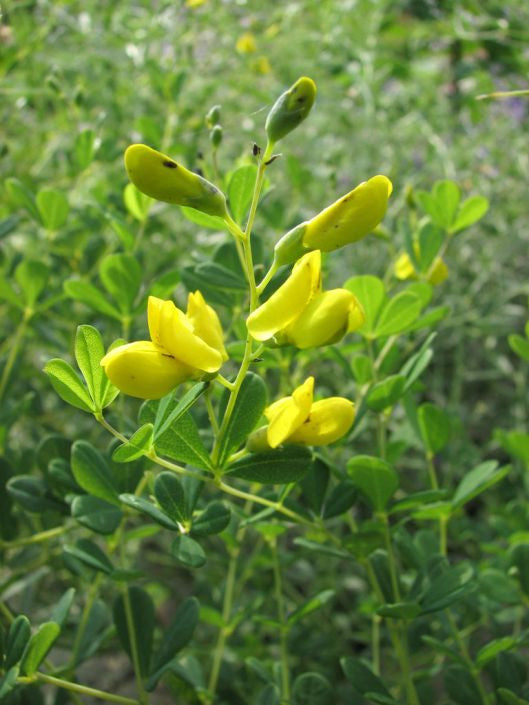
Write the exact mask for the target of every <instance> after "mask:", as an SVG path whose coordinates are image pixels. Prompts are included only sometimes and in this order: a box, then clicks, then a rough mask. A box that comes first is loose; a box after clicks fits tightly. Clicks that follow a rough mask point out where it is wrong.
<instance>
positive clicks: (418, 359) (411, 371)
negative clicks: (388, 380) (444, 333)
mask: <svg viewBox="0 0 529 705" xmlns="http://www.w3.org/2000/svg"><path fill="white" fill-rule="evenodd" d="M436 335H437V334H436V333H431V334H430V335H429V336H428V338H427V339H426V340H425V341H424V343H423V344H422V345H421V347H420V348H419V350H418V351H417V352H416V353H415V354H414V355H412V356H411V357H410V358H408V360H406V362H405V363H404V365H403V366H402V368H401V370H400V373H399V374H401V375H404V376H405V377H406V387H405V391H408V389H410V388H411V386H412V385H413V384H414V382H415V381H416V380H417V379H419V377H420V376H421V374H422V373H423V372H424V370H425V369H426V367H428V365H429V364H430V361H431V359H432V357H433V350H432V348H431V347H430V343H431V342H432V341H433V339H434V338H435V336H436Z"/></svg>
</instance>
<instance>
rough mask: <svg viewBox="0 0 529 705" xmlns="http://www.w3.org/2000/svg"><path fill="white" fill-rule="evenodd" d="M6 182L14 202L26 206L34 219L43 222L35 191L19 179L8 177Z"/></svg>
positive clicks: (8, 192)
mask: <svg viewBox="0 0 529 705" xmlns="http://www.w3.org/2000/svg"><path fill="white" fill-rule="evenodd" d="M4 183H5V187H6V191H7V195H8V196H9V199H10V200H11V201H12V203H14V204H15V205H16V206H19V207H21V208H25V209H26V210H27V212H28V213H29V215H30V216H31V217H32V218H33V220H36V221H37V223H42V219H41V217H40V211H39V209H38V208H37V204H36V202H35V196H34V195H33V193H32V192H31V191H30V190H29V189H28V188H27V187H26V186H24V184H23V183H22V182H21V181H20V180H19V179H15V178H9V179H6V180H5V182H4Z"/></svg>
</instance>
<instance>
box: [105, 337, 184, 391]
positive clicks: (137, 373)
mask: <svg viewBox="0 0 529 705" xmlns="http://www.w3.org/2000/svg"><path fill="white" fill-rule="evenodd" d="M101 364H102V365H103V367H104V368H105V372H106V374H107V376H108V378H109V379H110V381H111V382H112V384H114V385H115V386H116V387H117V388H118V389H120V390H121V391H122V392H124V393H125V394H128V395H130V396H131V397H139V398H140V399H159V398H160V397H163V396H165V395H166V394H168V393H169V392H170V391H171V389H174V387H176V385H177V384H180V383H181V382H184V381H186V380H188V379H191V378H192V377H193V376H194V375H195V373H196V370H195V369H194V368H192V367H189V366H188V365H184V364H182V363H181V362H179V361H177V360H175V359H174V358H173V357H171V355H169V354H168V353H167V352H166V351H165V350H163V348H160V347H159V346H158V345H155V344H154V343H151V342H150V341H148V340H140V341H137V342H135V343H128V344H127V345H120V346H119V347H117V348H114V350H111V351H110V352H109V353H107V354H106V355H105V357H104V358H103V359H102V360H101Z"/></svg>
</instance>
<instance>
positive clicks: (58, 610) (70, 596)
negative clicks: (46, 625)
mask: <svg viewBox="0 0 529 705" xmlns="http://www.w3.org/2000/svg"><path fill="white" fill-rule="evenodd" d="M74 597H75V588H68V590H66V592H65V593H64V594H63V595H62V597H61V599H60V600H59V602H58V603H57V604H56V605H55V607H54V608H53V610H52V613H51V620H50V621H52V622H56V623H57V624H58V625H59V626H60V627H61V629H62V627H63V625H64V623H65V622H66V619H67V618H68V615H69V613H70V609H71V607H72V604H73V600H74Z"/></svg>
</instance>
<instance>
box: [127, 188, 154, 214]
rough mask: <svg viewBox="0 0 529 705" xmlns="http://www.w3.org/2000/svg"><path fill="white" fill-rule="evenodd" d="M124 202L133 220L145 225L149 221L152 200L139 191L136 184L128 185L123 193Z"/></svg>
mask: <svg viewBox="0 0 529 705" xmlns="http://www.w3.org/2000/svg"><path fill="white" fill-rule="evenodd" d="M123 202H124V203H125V207H126V208H127V210H128V212H129V213H130V214H131V216H132V217H133V218H136V220H139V221H140V223H143V222H144V221H145V220H147V216H148V215H149V209H150V207H151V203H152V198H149V196H146V195H145V194H143V193H142V192H141V191H138V189H137V188H136V186H134V184H127V185H126V186H125V190H124V191H123Z"/></svg>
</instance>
